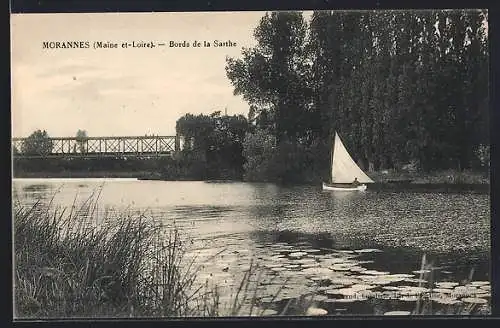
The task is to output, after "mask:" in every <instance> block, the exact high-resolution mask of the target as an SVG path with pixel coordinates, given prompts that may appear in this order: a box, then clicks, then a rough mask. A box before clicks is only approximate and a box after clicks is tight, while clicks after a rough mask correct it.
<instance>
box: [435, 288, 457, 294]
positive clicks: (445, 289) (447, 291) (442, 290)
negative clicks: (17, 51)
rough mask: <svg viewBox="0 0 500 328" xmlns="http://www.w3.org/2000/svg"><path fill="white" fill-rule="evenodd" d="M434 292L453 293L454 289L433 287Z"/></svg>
mask: <svg viewBox="0 0 500 328" xmlns="http://www.w3.org/2000/svg"><path fill="white" fill-rule="evenodd" d="M432 292H433V293H441V294H451V293H453V289H448V288H433V289H432Z"/></svg>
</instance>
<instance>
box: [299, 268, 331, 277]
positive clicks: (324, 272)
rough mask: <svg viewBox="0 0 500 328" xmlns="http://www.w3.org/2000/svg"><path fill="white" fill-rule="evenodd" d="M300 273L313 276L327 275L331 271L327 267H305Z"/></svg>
mask: <svg viewBox="0 0 500 328" xmlns="http://www.w3.org/2000/svg"><path fill="white" fill-rule="evenodd" d="M302 273H304V274H306V275H315V276H318V275H328V274H329V273H331V271H330V270H329V269H327V268H321V267H319V268H307V269H303V270H302Z"/></svg>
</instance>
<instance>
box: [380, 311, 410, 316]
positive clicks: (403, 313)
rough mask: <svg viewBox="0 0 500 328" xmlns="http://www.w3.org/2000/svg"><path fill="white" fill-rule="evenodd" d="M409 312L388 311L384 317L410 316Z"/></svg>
mask: <svg viewBox="0 0 500 328" xmlns="http://www.w3.org/2000/svg"><path fill="white" fill-rule="evenodd" d="M410 314H411V312H410V311H389V312H385V313H384V315H410Z"/></svg>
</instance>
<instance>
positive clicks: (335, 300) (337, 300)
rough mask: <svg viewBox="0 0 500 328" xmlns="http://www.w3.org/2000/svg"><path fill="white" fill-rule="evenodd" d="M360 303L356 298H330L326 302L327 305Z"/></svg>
mask: <svg viewBox="0 0 500 328" xmlns="http://www.w3.org/2000/svg"><path fill="white" fill-rule="evenodd" d="M356 301H358V300H357V299H355V298H329V299H327V300H325V301H324V302H325V303H354V302H356Z"/></svg>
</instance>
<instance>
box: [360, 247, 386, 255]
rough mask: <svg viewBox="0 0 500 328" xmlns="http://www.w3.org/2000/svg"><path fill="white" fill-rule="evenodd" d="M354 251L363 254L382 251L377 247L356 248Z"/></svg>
mask: <svg viewBox="0 0 500 328" xmlns="http://www.w3.org/2000/svg"><path fill="white" fill-rule="evenodd" d="M354 252H356V253H360V254H362V253H379V252H382V251H381V250H380V249H376V248H366V249H356V250H354Z"/></svg>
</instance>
